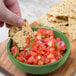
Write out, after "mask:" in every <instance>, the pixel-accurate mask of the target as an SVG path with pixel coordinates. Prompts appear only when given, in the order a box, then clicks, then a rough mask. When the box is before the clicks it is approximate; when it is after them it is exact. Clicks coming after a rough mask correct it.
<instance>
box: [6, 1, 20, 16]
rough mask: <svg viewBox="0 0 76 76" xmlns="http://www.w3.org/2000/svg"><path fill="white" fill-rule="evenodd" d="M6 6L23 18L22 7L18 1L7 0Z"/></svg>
mask: <svg viewBox="0 0 76 76" xmlns="http://www.w3.org/2000/svg"><path fill="white" fill-rule="evenodd" d="M5 5H6V6H7V7H8V9H9V10H10V11H12V12H14V13H15V14H17V15H19V16H21V12H20V7H19V4H18V1H17V0H5Z"/></svg>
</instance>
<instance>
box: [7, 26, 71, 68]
mask: <svg viewBox="0 0 76 76" xmlns="http://www.w3.org/2000/svg"><path fill="white" fill-rule="evenodd" d="M31 28H32V29H34V28H35V29H38V28H44V29H52V30H54V31H55V32H58V33H60V34H62V35H64V36H65V38H66V39H67V41H68V44H69V45H68V47H69V48H68V52H67V53H68V55H69V53H70V41H69V39H68V38H67V36H66V35H65V34H63V33H62V32H61V31H59V30H56V29H54V28H51V27H45V26H35V27H31ZM11 40H12V38H10V39H9V40H8V43H7V52H8V55H9V54H10V56H11V57H12V58H13V59H14V60H15V61H16V62H18V63H20V64H22V65H25V66H29V67H30V66H31V67H44V66H45V67H46V66H49V65H50V66H52V65H54V64H56V63H58V62H60V61H61V60H62V59H64V57H65V56H66V54H65V55H64V56H63V57H62V58H61V59H59V60H58V61H56V62H54V63H48V64H45V65H30V64H26V63H22V62H20V61H18V60H17V59H16V58H14V57H13V56H12V54H11V52H10V47H8V46H9V43H10V41H11Z"/></svg>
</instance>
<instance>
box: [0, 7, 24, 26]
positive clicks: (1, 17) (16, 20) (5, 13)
mask: <svg viewBox="0 0 76 76" xmlns="http://www.w3.org/2000/svg"><path fill="white" fill-rule="evenodd" d="M0 21H4V22H5V23H8V24H11V25H16V26H21V25H22V23H23V19H22V18H21V17H20V16H18V15H16V14H15V13H13V12H11V11H10V10H8V9H7V8H6V7H5V8H4V9H3V10H2V11H1V12H0Z"/></svg>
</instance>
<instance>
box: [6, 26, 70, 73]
mask: <svg viewBox="0 0 76 76" xmlns="http://www.w3.org/2000/svg"><path fill="white" fill-rule="evenodd" d="M38 28H47V29H52V30H53V31H54V34H55V36H56V37H59V38H61V40H63V41H64V42H65V43H66V45H67V49H66V51H65V55H64V57H62V58H61V59H60V60H58V61H57V62H54V63H49V64H45V65H29V64H25V63H22V62H20V61H18V60H17V59H15V58H14V57H13V56H12V54H11V52H10V48H11V47H12V39H11V38H10V39H9V41H8V43H7V52H8V56H9V58H10V60H11V61H12V63H13V64H14V65H15V66H16V67H17V68H19V69H21V70H23V71H24V72H27V73H32V74H46V73H50V72H53V71H55V70H56V69H58V68H59V67H61V66H62V65H63V64H64V63H65V61H66V60H67V58H68V56H69V53H70V42H69V40H68V38H67V37H66V36H65V35H64V34H63V33H62V32H60V31H58V30H56V29H53V28H50V27H43V26H38V27H32V30H33V31H34V30H37V29H38Z"/></svg>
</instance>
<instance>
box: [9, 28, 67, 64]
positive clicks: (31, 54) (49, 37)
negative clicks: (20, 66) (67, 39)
mask: <svg viewBox="0 0 76 76" xmlns="http://www.w3.org/2000/svg"><path fill="white" fill-rule="evenodd" d="M33 34H34V36H29V37H27V38H26V43H27V44H26V45H25V47H24V49H23V50H19V48H18V47H17V46H16V42H14V41H13V46H12V48H11V49H10V50H11V54H12V55H13V56H14V57H15V58H16V59H18V60H19V61H21V62H23V63H27V64H30V65H43V64H48V63H53V62H56V61H57V60H59V59H60V58H62V56H64V54H65V53H64V52H65V50H66V44H65V43H64V42H63V41H62V40H61V39H60V38H59V37H55V35H54V33H53V30H50V29H43V28H39V29H38V30H37V31H34V32H33Z"/></svg>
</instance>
